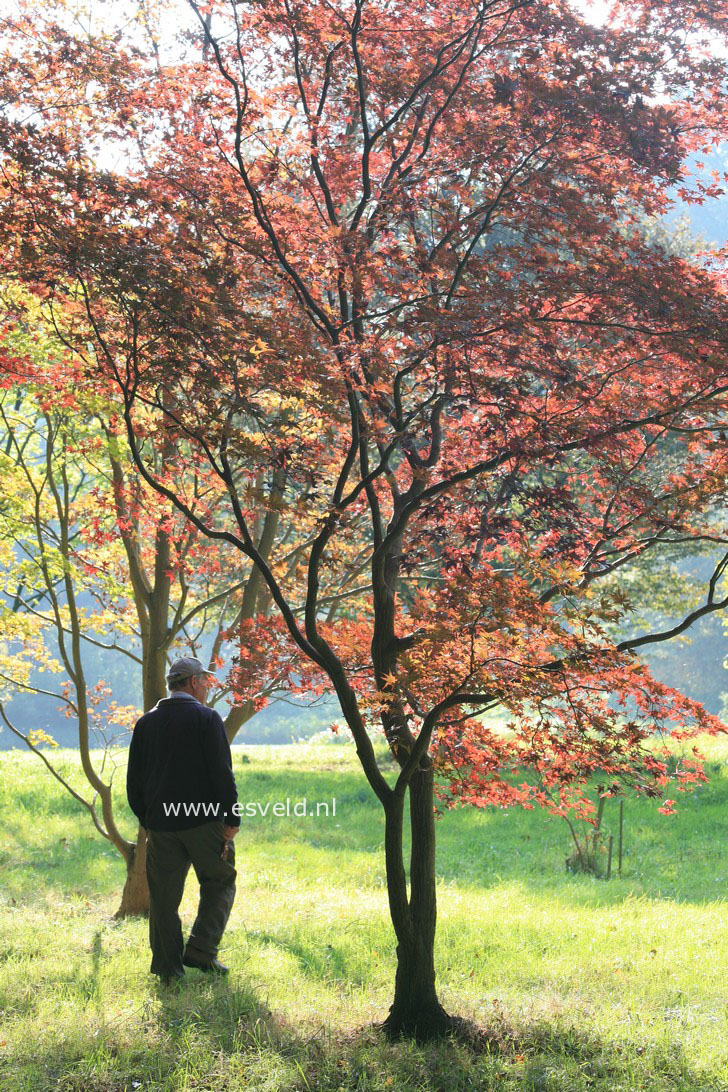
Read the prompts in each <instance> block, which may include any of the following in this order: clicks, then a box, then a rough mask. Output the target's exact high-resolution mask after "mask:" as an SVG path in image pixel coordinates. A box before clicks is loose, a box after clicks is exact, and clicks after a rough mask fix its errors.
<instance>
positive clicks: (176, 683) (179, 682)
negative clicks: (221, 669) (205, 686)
mask: <svg viewBox="0 0 728 1092" xmlns="http://www.w3.org/2000/svg"><path fill="white" fill-rule="evenodd" d="M199 677H200V675H199V673H198V674H197V675H186V676H185V677H184V679H168V680H167V686H168V687H169V692H170V694H171V693H173V692H174V691H175V690H182V689H183V688H184V686H185V683H188V682H189V681H190V679H199Z"/></svg>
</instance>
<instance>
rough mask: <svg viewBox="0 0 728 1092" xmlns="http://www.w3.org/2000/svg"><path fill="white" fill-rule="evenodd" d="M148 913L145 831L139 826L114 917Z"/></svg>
mask: <svg viewBox="0 0 728 1092" xmlns="http://www.w3.org/2000/svg"><path fill="white" fill-rule="evenodd" d="M148 914H149V885H148V884H147V832H146V831H145V830H144V828H143V827H141V826H140V827H139V830H138V832H137V840H136V845H134V846H132V847H131V852H130V854H129V857H128V859H127V862H126V883H125V884H124V890H123V891H122V893H121V903H120V905H119V909H118V910H117V911H116V913H115V914H114V917H115V918H129V917H134V916H142V917H147V915H148Z"/></svg>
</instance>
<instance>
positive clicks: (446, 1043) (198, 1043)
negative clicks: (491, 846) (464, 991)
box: [59, 976, 727, 1092]
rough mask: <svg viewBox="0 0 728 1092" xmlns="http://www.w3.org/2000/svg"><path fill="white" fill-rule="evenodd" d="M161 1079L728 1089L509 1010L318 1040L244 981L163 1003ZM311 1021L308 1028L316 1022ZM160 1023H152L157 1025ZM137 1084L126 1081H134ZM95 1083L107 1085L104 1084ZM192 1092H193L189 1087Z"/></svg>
mask: <svg viewBox="0 0 728 1092" xmlns="http://www.w3.org/2000/svg"><path fill="white" fill-rule="evenodd" d="M157 1000H158V1007H157V1008H156V1011H155V1014H154V1017H153V1022H154V1029H153V1030H154V1032H155V1037H156V1038H157V1040H158V1044H159V1045H158V1048H157V1049H158V1054H157V1056H156V1059H155V1073H156V1076H157V1080H158V1081H159V1084H151V1083H150V1084H147V1082H146V1080H145V1073H144V1069H143V1059H141V1058H139V1059H138V1060H137V1069H136V1072H137V1074H138V1075H137V1077H136V1080H138V1081H139V1084H138V1086H137V1087H140V1088H142V1089H143V1088H145V1087H165V1088H177V1087H182V1083H181V1081H182V1076H184V1078H185V1080H187V1079H188V1078H189V1079H190V1087H204V1088H207V1089H215V1090H217V1089H220V1090H223V1089H225V1090H226V1092H227V1090H228V1089H230V1090H232V1089H243V1088H253V1089H258V1088H261V1089H262V1088H266V1089H268V1088H270V1089H290V1090H291V1092H293V1090H295V1092H314V1090H316V1092H361V1090H362V1089H366V1090H371V1092H377V1090H381V1092H389V1090H391V1089H395V1090H396V1092H410V1090H411V1092H415V1090H417V1092H424V1090H433V1092H461V1090H462V1092H465V1090H466V1089H467V1090H472V1089H473V1088H477V1089H484V1090H487V1089H493V1090H495V1089H500V1090H502V1089H505V1090H510V1092H515V1090H516V1089H517V1090H519V1092H526V1090H529V1092H586V1090H590V1092H595V1090H596V1092H614V1090H615V1089H624V1090H625V1092H627V1090H628V1092H632V1090H634V1089H637V1088H639V1089H641V1090H645V1092H720V1090H723V1089H725V1088H726V1087H727V1086H725V1085H724V1084H721V1083H716V1079H715V1075H714V1074H709V1073H706V1072H701V1071H699V1070H697V1069H695V1068H694V1067H692V1066H691V1064H690V1063H689V1062H688V1060H687V1058H686V1056H685V1054H684V1052H683V1050H682V1047H681V1045H680V1044H679V1042H676V1043H674V1044H671V1045H670V1046H669V1048H667V1047H665V1045H664V1044H658V1043H649V1042H643V1043H641V1044H636V1043H634V1042H630V1041H627V1040H622V1041H619V1040H605V1039H602V1038H600V1037H599V1036H598V1035H597V1034H595V1033H593V1032H591V1031H587V1030H585V1029H583V1028H580V1027H578V1026H576V1025H574V1024H570V1023H568V1022H567V1021H566V1020H565V1019H564V1018H563V1017H561V1016H558V1015H553V1016H548V1015H546V1016H544V1015H536V1016H528V1015H526V1016H524V1015H517V1014H512V1013H509V1012H506V1011H503V1010H499V1011H497V1012H493V1013H491V1014H490V1015H489V1017H488V1022H487V1023H484V1024H482V1025H477V1024H475V1023H473V1022H470V1021H461V1026H460V1028H459V1030H458V1031H457V1032H456V1033H454V1034H453V1035H451V1036H448V1037H446V1038H444V1039H441V1040H439V1041H437V1042H432V1043H424V1044H420V1043H415V1042H413V1041H411V1040H399V1041H394V1042H393V1041H391V1040H389V1039H388V1038H387V1037H386V1036H385V1035H384V1034H383V1033H382V1032H381V1031H380V1030H379V1029H378V1027H376V1026H367V1027H361V1028H354V1029H350V1030H338V1031H337V1030H336V1029H332V1028H330V1027H325V1026H324V1027H318V1028H315V1029H314V1030H313V1031H312V1030H311V1021H310V1014H306V1013H303V1014H302V1017H303V1021H305V1022H304V1023H303V1026H297V1025H296V1024H295V1023H291V1022H288V1021H286V1020H284V1019H282V1018H281V1017H280V1016H279V1015H275V1014H272V1013H271V1012H270V1010H269V1009H268V1008H267V1007H266V1006H265V1004H263V1003H262V1002H261V1000H260V999H259V997H258V996H257V994H256V991H255V989H254V988H253V987H252V986H250V985H248V984H246V983H245V982H241V981H239V980H238V981H235V980H233V982H232V983H231V982H230V981H229V980H219V979H216V980H210V979H206V980H202V981H201V980H199V978H198V979H196V980H195V981H192V978H191V976H188V979H187V980H186V981H185V983H184V985H183V986H182V987H181V988H180V989H175V990H171V991H170V990H164V989H163V988H160V990H159V992H158V993H157ZM306 1017H308V1019H307V1020H306ZM150 1019H151V1018H150ZM75 1068H76V1072H75V1073H74V1075H73V1076H71V1074H69V1073H67V1074H59V1083H60V1086H61V1087H62V1088H63V1089H66V1090H68V1092H70V1090H73V1092H110V1090H115V1089H117V1088H118V1089H119V1090H120V1089H121V1088H122V1087H125V1086H123V1085H122V1084H121V1083H119V1084H115V1083H114V1081H115V1080H117V1079H120V1078H121V1074H119V1073H117V1072H115V1071H114V1069H113V1067H110V1069H109V1071H108V1072H107V1073H106V1074H104V1075H101V1074H97V1075H96V1076H95V1077H94V1076H93V1075H92V1074H90V1073H88V1072H86V1073H84V1072H83V1071H82V1069H81V1070H79V1069H78V1067H75ZM127 1076H128V1074H127ZM94 1080H96V1081H97V1083H94ZM184 1087H187V1085H186V1084H185V1085H184Z"/></svg>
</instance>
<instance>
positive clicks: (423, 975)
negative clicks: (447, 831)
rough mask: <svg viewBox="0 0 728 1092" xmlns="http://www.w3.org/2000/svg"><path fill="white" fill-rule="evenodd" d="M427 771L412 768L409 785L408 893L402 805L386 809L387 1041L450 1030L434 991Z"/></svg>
mask: <svg viewBox="0 0 728 1092" xmlns="http://www.w3.org/2000/svg"><path fill="white" fill-rule="evenodd" d="M433 780H434V779H433V771H432V767H431V766H429V765H428V767H427V768H426V769H418V770H416V771H415V773H414V774H413V776H412V780H411V781H410V785H409V801H410V826H411V834H412V850H411V857H410V892H409V898H407V883H406V877H405V870H404V862H403V857H402V823H403V801H402V798H401V797H399V796H398V797H396V798H395V801H394V804H393V805H390V806H389V807H388V808H387V809H386V834H385V855H386V861H387V888H388V892H389V907H390V913H391V916H392V924H393V925H394V930H395V933H396V936H397V972H396V976H395V982H394V1000H393V1002H392V1006H391V1008H390V1010H389V1015H388V1017H387V1019H386V1020H385V1021H384V1024H383V1025H382V1027H383V1029H384V1031H386V1032H387V1034H388V1035H390V1036H392V1037H393V1038H396V1037H399V1036H407V1037H414V1038H416V1039H419V1040H427V1039H436V1038H439V1037H440V1036H442V1035H445V1034H447V1033H448V1032H449V1031H451V1030H452V1028H453V1020H452V1018H451V1017H450V1016H449V1015H448V1014H447V1013H446V1012H445V1010H444V1009H443V1007H442V1006H441V1004H440V1002H439V999H438V996H437V990H436V987H435V926H436V923H437V897H436V891H435V810H434V793H433Z"/></svg>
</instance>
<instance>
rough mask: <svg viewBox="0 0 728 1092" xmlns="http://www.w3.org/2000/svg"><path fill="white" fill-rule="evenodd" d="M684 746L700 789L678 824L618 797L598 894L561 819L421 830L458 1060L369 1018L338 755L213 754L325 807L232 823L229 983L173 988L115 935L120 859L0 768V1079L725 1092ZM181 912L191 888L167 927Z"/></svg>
mask: <svg viewBox="0 0 728 1092" xmlns="http://www.w3.org/2000/svg"><path fill="white" fill-rule="evenodd" d="M706 750H707V751H708V757H709V768H710V773H711V782H710V784H709V785H707V786H704V787H702V788H700V789H698V791H697V792H695V793H694V794H693V795H692V796H688V797H684V798H681V800H680V811H679V813H678V815H677V816H675V817H672V818H664V817H661V816H659V815H657V814H656V805H655V804H654V803H652V804H651V803H648V802H637V801H633V800H629V801H628V802H627V804H626V808H625V850H626V851H625V858H624V868H623V874H622V876H621V878H620V877H613V878H612V879H611V880H610V881H609V882H606V881H604V880H598V879H594V878H593V877H589V876H583V875H581V876H579V875H569V874H567V873H566V871H565V868H564V859H565V857H566V855H567V853H568V852H569V851H570V845H569V838H568V832H567V829H566V825H565V824H564V823H563V821H561V820H556V819H551V818H548V817H546V816H544V815H542V814H537V813H535V812H522V811H521V812H519V811H513V812H500V811H489V812H485V813H482V812H481V813H478V812H475V811H472V810H467V811H465V810H460V811H455V812H450V813H447V814H446V815H445V816H444V817H443V818H442V819H441V820H440V822H439V827H438V835H439V845H438V871H439V878H440V882H439V926H438V942H437V965H438V983H439V989H440V994H441V998H442V1000H443V1002H444V1004H445V1006H446V1007H447V1008H448V1010H449V1011H450V1012H453V1013H457V1014H459V1015H461V1016H464V1017H466V1018H468V1019H470V1020H472V1021H474V1022H475V1023H476V1024H478V1025H479V1026H480V1027H482V1028H483V1029H485V1031H486V1032H487V1040H486V1041H484V1042H487V1045H483V1044H481V1046H480V1047H479V1048H478V1049H475V1048H473V1047H472V1046H468V1045H466V1044H464V1043H462V1042H459V1041H456V1040H452V1041H450V1040H448V1041H445V1042H443V1043H439V1044H434V1045H430V1046H418V1045H415V1044H412V1043H406V1042H401V1043H394V1044H392V1043H389V1042H387V1041H386V1040H385V1039H384V1038H383V1037H382V1036H381V1035H380V1034H379V1033H378V1032H377V1030H376V1028H375V1024H376V1022H377V1021H378V1020H380V1019H381V1018H383V1016H384V1015H386V1011H387V1008H388V1004H389V1002H390V1000H391V989H392V981H393V974H394V942H393V936H392V932H391V927H390V924H389V919H388V914H387V906H386V890H385V886H384V879H383V857H382V841H383V825H382V820H381V815H380V813H379V809H378V806H377V804H376V801H375V800H374V798H373V797H372V795H371V794H370V793H369V791H368V789H367V788H366V786H365V784H364V783H363V780H362V775H361V773H360V772H359V770H358V768H357V765H356V758H355V756H354V755H353V752H352V750H351V749H350V748H348V747H332V746H323V745H319V746H315V747H314V746H292V747H283V748H264V747H260V748H253V747H250V748H246V749H245V754H243V753H241V752H239V751H238V752H236V754H235V766H236V775H237V778H238V785H239V789H240V796H241V800H243V801H260V802H261V803H263V804H265V802H266V801H270V802H271V803H273V802H274V801H276V800H284V801H285V799H286V797H289V798H290V800H291V804H293V803H294V802H295V801H296V800H299V799H300V798H302V797H304V796H305V797H306V800H307V802H308V805H309V806H310V805H311V804H312V803H315V802H317V801H329V802H330V801H331V799H332V797H335V798H336V816H333V815H329V817H328V818H325V817H324V816H319V817H318V818H316V817H310V816H307V817H305V818H298V819H293V818H292V817H291V818H285V817H283V818H275V817H273V816H271V814H270V812H269V813H268V815H267V816H266V817H265V818H263V817H260V816H258V817H257V818H244V819H243V829H242V832H241V834H240V835H239V836H238V839H237V846H238V871H239V879H238V895H237V900H236V904H235V907H234V908H233V913H232V917H231V921H230V925H229V927H228V931H227V933H226V935H225V938H224V948H223V951H222V952H221V956H222V958H223V959H224V960H225V961H226V962H228V963H229V964H230V966H231V968H232V973H231V975H230V978H229V979H228V980H225V981H217V980H216V981H212V982H210V981H208V980H207V979H206V978H205V977H203V976H202V975H200V974H198V973H196V972H190V973H189V974H188V976H187V979H186V981H185V984H184V985H183V987H182V989H181V990H180V991H179V992H172V993H170V992H165V991H164V990H159V989H157V987H156V985H155V982H154V980H153V979H152V978H151V976H149V974H148V973H147V971H148V965H149V954H148V949H147V940H146V923H145V922H143V921H141V920H129V921H123V922H117V921H115V920H114V919H113V916H112V915H113V912H114V910H115V909H116V906H117V904H118V898H119V892H120V887H121V881H122V867H121V864H120V861H119V858H118V856H117V855H116V854H115V852H114V851H113V850H112V849H111V848H110V847H108V846H107V844H106V843H104V842H103V841H102V840H101V839H100V838H99V837H98V835H96V834H95V832H94V831H93V829H92V828H91V826H90V823H89V822H88V820H87V818H86V816H85V813H84V812H83V811H82V809H81V808H80V807H79V805H77V804H76V803H75V801H73V800H72V799H71V798H70V797H68V796H67V795H65V794H64V792H63V790H62V789H61V787H60V786H57V785H56V783H54V782H53V781H52V780H51V779H50V778H49V776H48V775H47V774H46V773H45V772H44V770H43V768H42V767H41V765H40V764H39V763H38V761H37V759H35V758H34V756H32V755H30V754H25V753H21V752H4V753H0V806H1V807H2V816H3V822H2V828H1V829H0V1010H1V1012H0V1088H2V1089H3V1092H20V1090H26V1092H45V1090H46V1089H49V1090H50V1089H60V1090H65V1092H69V1090H72V1089H73V1090H78V1092H122V1090H129V1092H132V1090H136V1089H170V1090H171V1089H175V1090H177V1089H210V1090H212V1089H214V1090H235V1089H253V1090H259V1092H268V1090H271V1092H272V1090H277V1089H291V1090H292V1089H298V1090H301V1092H309V1090H311V1092H313V1090H320V1092H324V1090H326V1092H329V1090H331V1092H335V1090H346V1092H349V1090H351V1092H354V1090H356V1092H365V1090H372V1092H374V1090H389V1089H394V1090H401V1089H402V1090H409V1089H412V1090H415V1089H422V1090H424V1089H437V1090H444V1092H447V1090H456V1089H458V1090H459V1089H463V1090H464V1089H473V1088H475V1089H498V1090H504V1092H514V1090H516V1089H518V1090H532V1092H537V1090H539V1092H562V1090H563V1092H581V1090H587V1089H589V1090H599V1092H616V1090H619V1089H623V1090H625V1092H633V1090H638V1089H639V1090H654V1092H658V1090H659V1092H672V1090H676V1092H677V1090H682V1092H701V1090H706V1092H707V1090H710V1092H719V1090H728V1045H727V1044H728V1007H727V1003H726V1002H727V999H728V928H727V926H728V920H727V919H728V911H727V904H726V901H725V891H726V883H727V882H728V860H726V858H725V844H726V835H728V742H724V741H710V742H709V743H708V744H706ZM244 758H246V759H249V761H244ZM60 761H61V764H62V765H63V767H64V768H65V769H66V770H67V771H68V772H69V774H71V775H72V776H77V774H76V772H75V771H76V761H75V757H74V756H73V754H72V752H63V753H62V755H61V756H60ZM78 783H79V784H80V782H78ZM120 810H121V807H120ZM616 815H617V805H616V804H615V803H611V804H609V805H608V806H607V810H606V813H605V818H604V825H605V827H607V828H609V827H610V825H611V827H612V829H613V828H614V826H615V820H616ZM126 829H127V831H128V833H130V834H131V831H132V826H131V823H130V822H128V823H127V824H126ZM194 905H195V887H194V884H193V882H192V881H191V882H190V883H189V885H188V888H187V891H186V893H185V900H184V903H183V919H184V921H185V922H186V923H187V924H188V925H189V923H190V922H191V920H192V918H193V916H194Z"/></svg>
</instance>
